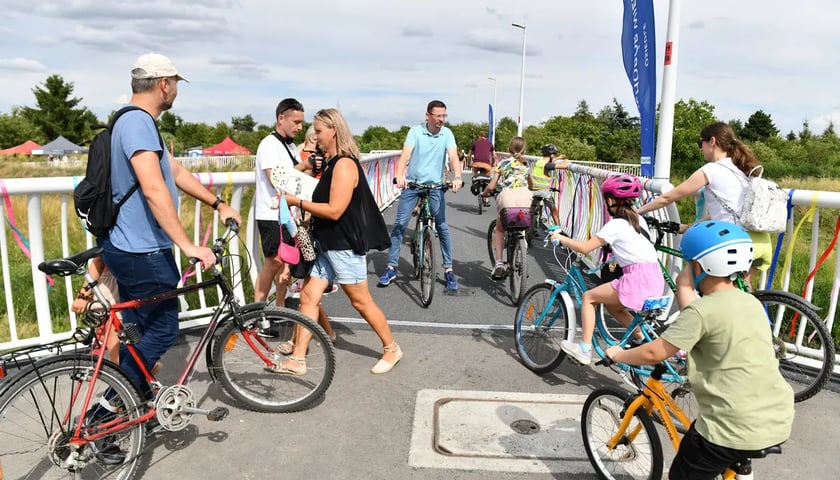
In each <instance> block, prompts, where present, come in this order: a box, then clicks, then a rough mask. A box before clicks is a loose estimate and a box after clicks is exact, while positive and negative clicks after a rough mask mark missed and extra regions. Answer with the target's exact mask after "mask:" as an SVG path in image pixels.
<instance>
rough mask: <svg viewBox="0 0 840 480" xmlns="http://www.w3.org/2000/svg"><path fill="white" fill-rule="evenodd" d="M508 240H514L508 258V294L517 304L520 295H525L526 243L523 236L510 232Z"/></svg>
mask: <svg viewBox="0 0 840 480" xmlns="http://www.w3.org/2000/svg"><path fill="white" fill-rule="evenodd" d="M508 241H511V242H515V243H514V245H513V249H512V250H513V255H511V257H510V258H509V259H508V264H509V265H508V269H509V272H508V276H509V278H510V296H511V298H512V299H513V304H514V305H519V303H520V302H521V301H522V297H523V296H525V285H527V280H526V279H527V278H528V258H527V256H526V253H527V252H528V244H527V243H526V242H525V238H524V237H523V236H520V235H515V234H511V236H510V237H509V239H508Z"/></svg>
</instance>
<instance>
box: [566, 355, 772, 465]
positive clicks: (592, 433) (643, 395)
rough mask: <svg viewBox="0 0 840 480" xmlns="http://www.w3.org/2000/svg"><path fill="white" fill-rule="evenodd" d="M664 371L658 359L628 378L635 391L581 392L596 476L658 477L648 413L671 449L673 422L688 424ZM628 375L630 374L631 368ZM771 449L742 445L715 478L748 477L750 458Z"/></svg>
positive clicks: (676, 438)
mask: <svg viewBox="0 0 840 480" xmlns="http://www.w3.org/2000/svg"><path fill="white" fill-rule="evenodd" d="M611 363H612V361H611V360H609V358H604V359H602V360H601V361H599V362H598V365H607V366H608V365H610V364H611ZM666 371H667V370H666V367H665V365H663V364H660V365H657V366H656V367H654V369H653V373H652V374H651V375H650V377H648V379H647V381H646V382H645V383H641V382H639V381H638V380H639V379H633V380H634V381H631V382H630V384H631V385H633V386H634V388H636V389H637V392H636V393H631V392H628V391H626V390H622V389H619V388H615V387H605V388H599V389H597V390H595V391H594V392H592V393H591V394H589V397H587V399H586V402H584V404H583V412H582V413H581V419H580V424H581V434H582V435H583V445H584V447H585V449H586V455H587V456H588V457H589V461H590V462H591V463H592V466H593V467H594V468H595V471H596V473H597V474H598V478H601V479H603V480H619V479H650V480H652V479H657V480H659V479H661V478H662V473H663V467H664V463H665V457H664V453H663V451H662V443H661V441H660V439H659V435H658V434H657V432H656V427H655V426H654V424H653V422H652V420H651V416H652V415H655V416H656V417H658V418H657V420H658V421H659V423H661V424H662V425H663V426H664V428H665V432H666V433H667V434H668V438H670V439H671V443H672V444H673V446H674V450H679V448H680V441H681V440H682V436H681V435H680V433H679V432H678V431H677V427H676V425H677V424H680V425H681V426H682V427H683V428H684V429H685V431H687V430H688V428H689V426H690V425H691V421H690V420H689V418H688V416H687V415H686V414H685V413H684V412H683V411H682V410H681V409H680V407H679V406H678V405H677V404H676V403H675V402H674V400H673V398H672V397H671V395H670V394H669V393H668V392H667V391H666V390H665V387H664V386H663V385H662V381H661V380H662V375H663V374H664V373H665V372H666ZM630 375H631V376H632V375H635V374H634V373H633V372H632V370H631V371H630ZM639 385H642V386H641V387H640V386H639ZM771 453H782V448H781V445H774V446H772V447H768V448H765V449H762V450H755V451H745V452H744V458H743V459H741V460H740V461H738V462H735V463H734V464H732V465H731V466H730V467H729V468H727V469H726V470H725V471H724V472H723V473H722V474H721V475H720V476H719V477H718V478H722V479H724V480H729V479H750V478H752V463H751V461H752V459H753V458H764V457H766V456H767V455H769V454H771Z"/></svg>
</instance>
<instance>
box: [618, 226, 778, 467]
mask: <svg viewBox="0 0 840 480" xmlns="http://www.w3.org/2000/svg"><path fill="white" fill-rule="evenodd" d="M680 249H682V251H683V254H684V255H685V258H686V259H687V260H688V261H689V262H688V264H687V265H686V267H685V268H684V269H683V271H682V272H681V273H680V275H679V276H678V277H677V302H678V304H679V306H680V308H681V309H682V310H681V312H680V315H679V317H677V319H676V320H675V321H674V322H673V323H672V324H671V325H670V326H669V327H668V329H667V330H665V332H663V333H662V336H661V337H659V338H657V339H656V340H654V341H653V342H651V343H647V344H644V345H642V346H640V347H638V348H633V349H630V350H624V349H622V348H620V347H610V348H608V349H607V351H606V352H605V353H606V355H607V356H608V357H609V358H611V359H612V360H614V361H616V362H621V363H626V364H630V365H653V364H656V363H659V362H661V361H663V360H665V359H666V358H669V357H671V356H673V355H674V354H675V353H677V351H678V350H680V349H682V350H685V351H686V352H688V380H689V382H690V384H691V391H692V392H693V393H694V395H695V396H696V398H697V403H698V405H699V412H700V413H699V416H698V417H697V419H696V420H695V421H694V423H692V425H691V428H690V429H689V431H688V433H686V435H685V436H684V437H683V439H682V442H681V443H680V449H679V451H678V452H677V455H676V457H674V461H673V463H672V464H671V469H670V478H671V479H672V480H675V479H688V478H691V479H712V478H715V477H716V476H717V475H718V474H719V473H720V472H722V471H723V470H724V469H725V468H727V467H728V466H729V465H730V464H732V463H733V462H735V461H738V460H741V459H742V457H743V456H744V455H743V452H744V451H751V450H761V449H764V448H768V447H771V446H774V445H778V444H780V443H782V442H784V441H785V440H787V438H788V437H789V436H790V432H791V426H792V424H793V416H794V408H793V389H792V388H791V387H790V385H788V384H787V382H786V381H785V379H784V378H782V375H781V373H780V372H779V361H778V360H777V359H776V353H775V350H774V347H773V342H772V332H771V330H770V328H769V324H768V322H767V315H766V314H765V312H764V309H763V307H762V305H761V302H759V301H758V300H757V299H756V298H755V297H754V296H752V295H750V294H749V293H746V292H743V291H741V290H740V289H738V288H737V287H736V286H735V284H734V283H733V281H734V280H735V278H736V277H737V276H738V275H741V274H743V273H744V272H747V271H749V269H750V267H751V265H752V260H753V244H752V240H751V239H750V235H749V234H748V233H747V232H746V231H745V230H744V229H743V228H741V227H739V226H737V225H735V224H733V223H729V222H722V221H705V222H701V223H698V224H696V225H694V226H692V227H691V228H689V229H688V230H687V231H686V233H685V235H684V236H683V238H682V241H681V242H680ZM695 290H698V291H699V292H700V293H701V294H702V295H703V297H702V298H697V295H696V293H695Z"/></svg>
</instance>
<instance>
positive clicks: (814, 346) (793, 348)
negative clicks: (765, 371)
mask: <svg viewBox="0 0 840 480" xmlns="http://www.w3.org/2000/svg"><path fill="white" fill-rule="evenodd" d="M753 295H755V297H756V298H757V299H758V300H759V301H760V302H761V303H762V305H764V310H765V312H766V313H767V318H768V321H769V322H770V328H771V329H772V331H773V346H774V347H775V349H776V358H777V359H778V360H779V371H780V372H781V373H782V376H783V377H785V380H787V382H788V384H790V386H791V387H792V388H793V393H794V397H793V399H794V401H796V402H801V401H803V400H807V399H809V398H811V397H813V396H814V395H816V394H817V392H819V391H820V390H822V388H823V387H825V384H826V383H827V382H828V380H829V378H830V377H831V372H832V370H833V369H834V354H835V351H834V339H833V338H832V337H831V335H830V334H829V332H828V329H827V328H826V326H825V323H823V320H822V318H821V317H820V316H819V314H817V312H815V311H814V310H813V309H812V308H811V307H810V306H809V305H808V303H806V302H805V301H804V300H803V299H802V297H799V296H797V295H794V294H792V293H789V292H784V291H778V290H762V291H758V292H753Z"/></svg>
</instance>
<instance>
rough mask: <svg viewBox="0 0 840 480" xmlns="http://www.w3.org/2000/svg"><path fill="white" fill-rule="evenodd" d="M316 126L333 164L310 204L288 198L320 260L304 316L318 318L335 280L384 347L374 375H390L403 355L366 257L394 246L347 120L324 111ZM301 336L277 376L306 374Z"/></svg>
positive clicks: (304, 300)
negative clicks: (306, 216) (307, 224)
mask: <svg viewBox="0 0 840 480" xmlns="http://www.w3.org/2000/svg"><path fill="white" fill-rule="evenodd" d="M312 125H313V126H314V128H315V135H316V136H317V138H318V144H319V145H320V146H321V148H323V149H324V152H325V153H326V156H327V158H329V159H330V160H329V161H328V162H327V165H326V168H325V170H324V173H323V175H322V176H321V180H320V182H319V183H318V186H317V187H316V188H315V191H314V192H313V194H312V201H311V202H309V201H306V200H300V199H299V198H297V197H295V196H293V195H290V194H287V195H286V201H287V202H288V203H289V205H291V206H297V207H300V208H301V210H303V211H307V212H309V213H311V214H312V217H313V218H314V220H313V230H312V236H313V238H314V239H315V243H316V247H317V248H316V250H317V255H318V258H317V259H316V261H315V266H314V267H313V269H312V272H311V273H310V275H309V276H308V277H307V278H306V280H305V281H304V284H303V290H302V291H301V295H300V311H301V312H302V313H304V314H305V315H308V316H309V317H311V318H317V315H318V305H319V304H320V302H321V297H322V296H323V293H324V289H325V288H326V287H327V285H328V283H329V282H330V280H333V279H335V282H336V283H338V284H339V285H341V288H342V290H344V292H345V293H346V294H347V296H348V297H349V298H350V302H351V303H352V305H353V307H354V308H355V309H356V310H357V311H358V312H359V313H360V314H361V315H362V317H363V318H364V319H365V320H366V321H367V322H368V324H369V325H370V326H371V327H372V328H373V330H374V332H376V334H377V335H378V336H379V339H380V340H381V341H382V347H383V350H384V354H383V355H382V358H381V359H380V360H379V362H377V364H376V365H374V367H373V368H372V369H371V373H375V374H378V373H386V372H389V371H390V370H391V369H392V368H394V366H395V365H396V364H397V363H398V362H399V361H400V359H401V358H402V355H403V354H402V350H400V347H399V345H397V342H396V341H394V337H393V335H392V334H391V328H390V327H389V326H388V320H387V319H386V318H385V314H384V313H383V312H382V310H381V309H380V308H379V306H378V305H376V302H374V300H373V297H371V295H370V289H369V287H368V281H367V262H366V260H365V254H366V253H367V251H368V250H369V249H371V248H375V249H378V250H382V249H384V248H387V247H388V246H389V245H390V238H389V235H388V231H387V229H386V228H385V221H384V220H383V218H382V214H381V213H380V212H379V208H378V207H377V206H376V202H375V201H374V200H373V195H372V194H371V192H370V187H369V186H368V184H367V178H366V177H365V175H364V172H363V171H362V168H361V166H360V165H359V161H358V160H357V159H358V158H359V156H360V154H359V147H357V146H356V143H355V141H354V140H353V135H352V134H350V129H349V128H348V126H347V122H346V121H345V120H344V117H342V115H341V114H340V113H339V112H338V111H337V110H335V109H333V108H330V109H325V110H320V111H319V112H318V113H316V114H315V119H314V121H313V123H312ZM303 335H304V334H303V332H300V335H299V336H297V337H296V338H297V341H296V342H295V347H294V351H293V352H292V355H291V356H289V357H288V359H286V360H284V361H283V363H282V365H281V369H280V370H282V371H281V372H279V373H289V374H302V373H303V372H305V371H306V360H305V355H306V346H307V344H308V342H309V339H306V338H303Z"/></svg>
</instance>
